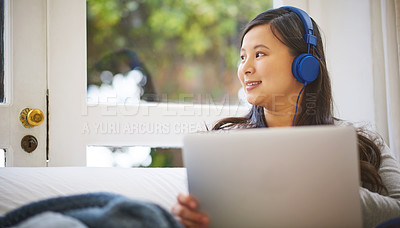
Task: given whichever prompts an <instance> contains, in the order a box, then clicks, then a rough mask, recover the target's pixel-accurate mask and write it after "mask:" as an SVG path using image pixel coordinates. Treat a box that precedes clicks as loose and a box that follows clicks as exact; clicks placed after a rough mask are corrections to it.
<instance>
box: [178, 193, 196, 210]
mask: <svg viewBox="0 0 400 228" xmlns="http://www.w3.org/2000/svg"><path fill="white" fill-rule="evenodd" d="M178 202H179V203H180V204H182V205H185V206H187V207H188V208H190V209H196V208H197V201H196V199H195V198H194V197H193V196H191V195H188V194H184V193H180V194H179V195H178Z"/></svg>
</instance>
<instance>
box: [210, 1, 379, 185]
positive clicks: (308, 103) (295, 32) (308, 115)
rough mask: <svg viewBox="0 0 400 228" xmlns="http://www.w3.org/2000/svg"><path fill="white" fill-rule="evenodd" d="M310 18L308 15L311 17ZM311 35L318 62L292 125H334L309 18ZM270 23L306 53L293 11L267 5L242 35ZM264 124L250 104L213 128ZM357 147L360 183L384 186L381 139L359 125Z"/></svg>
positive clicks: (297, 50)
mask: <svg viewBox="0 0 400 228" xmlns="http://www.w3.org/2000/svg"><path fill="white" fill-rule="evenodd" d="M311 20H312V19H311ZM312 23H313V28H314V35H315V36H316V37H317V46H316V53H318V54H317V55H318V56H317V57H318V58H319V62H320V73H319V75H318V77H317V79H316V80H315V81H313V82H312V83H310V84H309V85H307V86H306V87H305V89H304V91H303V96H302V99H301V100H300V101H299V109H298V112H297V116H296V119H295V126H302V125H334V124H335V121H337V120H338V119H336V118H335V117H333V102H332V90H331V82H330V78H329V73H328V70H327V67H326V61H325V54H324V50H323V43H322V39H321V34H320V31H319V28H318V25H317V24H316V23H315V22H314V20H312ZM266 24H268V25H270V27H271V31H272V33H273V34H274V35H275V37H276V38H277V39H279V40H280V41H281V42H282V43H283V44H285V45H286V46H287V47H288V48H289V49H290V52H291V54H292V55H293V56H297V55H299V54H301V53H307V48H308V46H307V44H306V43H305V42H304V39H303V34H305V31H304V27H303V24H302V22H301V20H300V18H299V17H298V16H297V14H296V13H294V12H291V11H289V10H286V9H279V8H278V9H271V10H267V11H265V12H263V13H261V14H259V15H257V16H256V17H255V18H254V19H253V20H252V21H250V22H249V23H248V24H247V25H246V27H245V28H244V30H243V33H242V37H241V43H242V42H243V38H244V36H245V35H246V34H247V32H248V31H250V30H251V29H252V28H253V27H255V26H258V25H266ZM261 127H268V124H267V123H266V121H265V116H264V107H261V106H257V105H253V106H252V108H251V110H250V112H249V113H248V114H247V115H246V116H244V117H229V118H225V119H222V120H220V121H218V122H217V123H216V124H215V126H214V127H213V128H212V129H213V130H221V129H232V128H261ZM357 137H358V149H359V154H360V172H361V181H362V186H363V187H366V188H368V189H369V190H371V191H374V192H382V191H383V190H386V188H385V186H384V184H383V182H382V179H381V177H380V175H379V173H378V170H379V167H380V163H381V148H382V143H381V141H380V140H378V139H377V137H374V136H373V135H372V134H370V133H369V132H367V131H366V130H365V129H363V128H359V129H357Z"/></svg>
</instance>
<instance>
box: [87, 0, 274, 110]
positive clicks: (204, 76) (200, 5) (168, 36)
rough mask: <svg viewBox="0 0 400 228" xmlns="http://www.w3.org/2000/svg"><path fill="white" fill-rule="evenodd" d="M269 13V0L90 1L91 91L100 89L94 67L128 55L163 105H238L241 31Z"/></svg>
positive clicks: (88, 27)
mask: <svg viewBox="0 0 400 228" xmlns="http://www.w3.org/2000/svg"><path fill="white" fill-rule="evenodd" d="M271 7H272V1H271V0H252V1H239V0H217V1H215V0H111V1H110V0H87V55H88V57H87V64H88V80H87V81H88V85H100V84H101V80H100V72H99V70H98V69H96V64H97V66H98V64H99V62H101V61H104V59H107V58H110V56H113V53H117V52H119V51H120V50H130V51H133V52H134V53H135V54H136V55H137V56H136V57H137V58H138V60H140V62H141V63H142V64H143V67H145V68H146V71H147V73H148V74H149V75H151V81H152V83H153V84H154V90H155V92H156V94H157V96H158V98H159V99H158V100H160V101H180V102H181V101H182V97H185V100H184V101H185V102H194V103H207V102H209V101H210V99H211V102H213V103H215V104H218V103H221V102H226V99H227V98H228V99H229V102H230V103H232V104H234V103H235V102H236V103H237V99H238V98H237V93H238V90H239V89H240V83H239V80H238V79H237V76H236V70H237V64H238V62H239V45H240V44H239V41H240V40H239V39H240V35H241V30H242V28H243V27H244V26H245V25H246V23H247V22H248V21H250V20H251V19H252V18H253V17H254V16H256V15H257V14H258V13H261V12H262V11H264V10H267V9H269V8H271ZM113 70H114V72H113V73H114V74H116V73H126V70H125V71H124V70H123V69H122V68H121V66H119V69H113ZM204 99H207V100H204Z"/></svg>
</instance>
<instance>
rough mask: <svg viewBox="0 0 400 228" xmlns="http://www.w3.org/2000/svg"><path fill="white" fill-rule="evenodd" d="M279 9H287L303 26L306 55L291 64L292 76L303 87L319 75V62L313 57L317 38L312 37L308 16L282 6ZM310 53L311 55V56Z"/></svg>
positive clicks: (298, 10)
mask: <svg viewBox="0 0 400 228" xmlns="http://www.w3.org/2000/svg"><path fill="white" fill-rule="evenodd" d="M281 9H287V10H289V11H292V12H294V13H296V14H297V16H299V17H300V19H301V22H302V23H303V25H304V30H305V32H306V34H305V35H304V37H303V38H304V41H305V42H306V43H307V45H308V51H307V53H303V54H300V55H298V56H297V57H296V58H295V59H294V60H293V63H292V73H293V76H294V77H295V78H296V79H297V80H298V81H299V82H301V83H304V85H307V84H309V83H311V82H313V81H314V80H315V79H316V78H317V77H318V74H319V61H318V59H317V58H316V57H315V56H314V48H315V47H316V46H317V37H316V36H314V30H313V25H312V22H311V18H310V16H308V14H307V13H306V12H304V11H303V10H301V9H298V8H295V7H292V6H284V7H281ZM311 53H312V54H311Z"/></svg>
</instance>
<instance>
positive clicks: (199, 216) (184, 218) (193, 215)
mask: <svg viewBox="0 0 400 228" xmlns="http://www.w3.org/2000/svg"><path fill="white" fill-rule="evenodd" d="M177 198H178V203H177V204H175V205H174V206H173V207H172V213H173V214H174V215H175V216H176V217H177V220H178V221H179V222H181V223H182V224H183V225H184V226H185V227H208V217H207V216H206V215H204V214H203V213H200V212H199V211H197V201H196V199H195V198H194V197H193V196H191V195H187V194H179V196H178V197H177Z"/></svg>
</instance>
